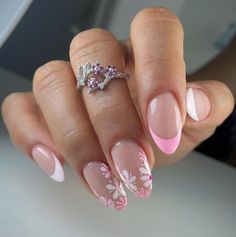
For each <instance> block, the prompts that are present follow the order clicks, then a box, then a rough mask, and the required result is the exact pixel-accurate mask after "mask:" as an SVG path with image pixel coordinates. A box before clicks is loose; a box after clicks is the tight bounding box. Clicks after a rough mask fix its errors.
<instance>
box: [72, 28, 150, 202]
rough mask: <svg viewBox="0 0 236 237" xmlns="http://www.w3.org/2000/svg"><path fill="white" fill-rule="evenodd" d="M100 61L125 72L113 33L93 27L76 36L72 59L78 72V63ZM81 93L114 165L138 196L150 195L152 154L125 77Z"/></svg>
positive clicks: (103, 147) (92, 121)
mask: <svg viewBox="0 0 236 237" xmlns="http://www.w3.org/2000/svg"><path fill="white" fill-rule="evenodd" d="M97 60H99V61H100V63H101V65H103V66H107V65H111V66H113V65H115V66H116V68H117V69H118V71H120V72H123V68H124V56H123V51H122V48H121V46H120V45H119V43H118V41H117V40H116V39H115V38H114V36H113V35H112V34H111V33H109V32H107V31H105V30H101V29H93V30H88V31H84V32H82V33H80V34H79V35H77V36H76V37H75V38H74V39H73V41H72V43H71V47H70V61H71V64H72V68H73V70H74V72H75V74H77V73H78V67H79V66H82V65H84V64H87V63H88V62H90V63H92V64H93V63H95V62H96V61H97ZM130 79H132V78H130ZM82 95H83V100H84V104H85V106H86V108H87V111H88V114H89V118H90V121H91V123H92V125H93V127H94V130H95V132H96V134H97V136H98V139H99V142H100V144H101V147H102V149H103V152H104V154H105V156H106V158H107V160H108V163H109V164H110V166H111V168H112V169H113V170H115V173H117V174H118V175H119V177H120V178H121V180H122V181H123V182H124V184H125V186H126V187H127V188H128V189H129V190H130V191H132V192H133V193H134V194H135V195H136V196H137V197H141V198H146V197H148V196H149V195H150V192H151V188H152V176H151V171H150V168H149V163H150V162H151V165H153V153H152V150H151V146H150V145H149V144H148V142H147V139H146V137H145V134H144V131H143V128H142V123H141V121H140V119H139V116H138V113H137V111H136V109H135V106H134V104H133V101H132V99H131V97H130V94H129V90H128V87H127V83H126V81H125V79H115V80H113V81H112V84H109V85H107V86H106V88H105V89H104V90H102V91H101V90H97V91H96V92H93V93H92V94H89V93H88V90H87V88H83V90H82Z"/></svg>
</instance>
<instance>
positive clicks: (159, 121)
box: [147, 92, 182, 154]
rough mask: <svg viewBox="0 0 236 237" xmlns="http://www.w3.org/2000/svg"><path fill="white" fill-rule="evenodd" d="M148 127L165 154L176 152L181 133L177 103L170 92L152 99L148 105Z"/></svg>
mask: <svg viewBox="0 0 236 237" xmlns="http://www.w3.org/2000/svg"><path fill="white" fill-rule="evenodd" d="M147 119H148V126H149V130H150V133H151V135H152V138H153V140H154V141H155V143H156V145H157V146H158V147H159V148H160V150H162V151H163V152H164V153H166V154H172V153H174V152H175V151H176V149H177V147H178V145H179V142H180V139H181V132H182V122H181V114H180V110H179V106H178V103H177V101H176V99H175V97H174V96H173V94H172V93H170V92H165V93H163V94H160V95H158V96H157V97H155V98H153V99H152V100H151V101H150V103H149V105H148V114H147Z"/></svg>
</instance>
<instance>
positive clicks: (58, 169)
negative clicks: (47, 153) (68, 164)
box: [49, 155, 65, 182]
mask: <svg viewBox="0 0 236 237" xmlns="http://www.w3.org/2000/svg"><path fill="white" fill-rule="evenodd" d="M53 158H54V162H55V169H54V173H53V174H52V175H50V176H49V177H50V178H52V179H53V180H55V181H57V182H63V181H64V179H65V174H64V169H63V167H62V165H61V163H60V161H59V160H58V159H57V158H56V157H55V155H53Z"/></svg>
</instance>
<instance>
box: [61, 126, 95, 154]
mask: <svg viewBox="0 0 236 237" xmlns="http://www.w3.org/2000/svg"><path fill="white" fill-rule="evenodd" d="M90 140H91V133H90V131H89V130H86V129H81V128H79V127H74V128H71V129H68V130H66V131H64V132H63V133H62V136H61V140H60V143H59V144H60V147H61V149H62V151H64V152H65V154H68V153H78V150H80V147H83V146H86V142H88V141H90Z"/></svg>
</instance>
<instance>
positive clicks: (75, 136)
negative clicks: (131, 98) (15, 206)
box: [33, 61, 127, 210]
mask: <svg viewBox="0 0 236 237" xmlns="http://www.w3.org/2000/svg"><path fill="white" fill-rule="evenodd" d="M33 91H34V95H35V98H36V101H37V103H38V104H39V106H40V109H41V111H42V113H43V115H44V117H45V120H46V122H47V124H48V127H49V130H50V132H51V134H52V137H53V139H54V141H55V144H56V146H57V148H58V150H59V151H60V152H61V154H62V155H63V156H64V158H65V160H66V161H67V162H68V163H69V164H70V165H71V167H72V169H73V170H74V171H75V173H76V174H79V175H80V177H81V178H82V181H83V182H84V184H85V186H86V187H87V188H88V190H90V191H91V192H92V193H93V194H94V195H95V196H97V197H98V198H99V200H100V201H101V202H102V203H103V204H105V205H107V206H108V207H114V208H116V209H119V210H120V209H123V208H125V206H126V205H127V199H126V195H125V192H124V189H123V187H122V184H121V183H120V182H119V181H118V180H117V179H116V178H115V177H114V175H113V174H112V172H111V170H110V168H109V167H108V166H107V165H106V160H105V157H104V154H103V151H102V149H101V147H100V144H99V142H98V140H97V137H96V134H95V132H94V130H93V128H92V125H91V123H90V121H89V118H88V115H87V112H86V110H85V108H84V105H83V101H82V98H81V94H80V93H78V91H77V90H76V79H75V77H74V74H73V71H72V69H71V66H70V64H69V63H67V62H63V61H52V62H49V63H47V64H45V65H43V66H41V67H40V68H39V69H38V70H37V71H36V73H35V76H34V80H33ZM108 184H109V185H110V186H109V187H112V188H114V187H116V189H115V190H116V191H117V192H116V194H119V198H118V197H117V196H113V193H112V192H110V190H108V189H107V185H108Z"/></svg>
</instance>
